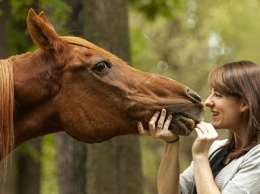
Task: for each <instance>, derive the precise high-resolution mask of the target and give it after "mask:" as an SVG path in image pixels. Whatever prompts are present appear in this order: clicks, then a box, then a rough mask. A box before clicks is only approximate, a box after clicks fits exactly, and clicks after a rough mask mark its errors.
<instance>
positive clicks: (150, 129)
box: [148, 111, 160, 137]
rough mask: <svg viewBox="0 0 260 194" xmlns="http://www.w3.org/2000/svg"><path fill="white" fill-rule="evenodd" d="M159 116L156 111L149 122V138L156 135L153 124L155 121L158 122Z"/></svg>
mask: <svg viewBox="0 0 260 194" xmlns="http://www.w3.org/2000/svg"><path fill="white" fill-rule="evenodd" d="M159 115H160V112H159V111H157V112H156V113H154V115H153V117H152V118H151V120H150V121H149V124H148V126H149V131H150V134H151V136H153V137H154V136H155V135H156V126H155V123H156V121H157V120H158V117H159Z"/></svg>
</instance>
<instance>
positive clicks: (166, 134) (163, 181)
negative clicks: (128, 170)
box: [138, 109, 180, 194]
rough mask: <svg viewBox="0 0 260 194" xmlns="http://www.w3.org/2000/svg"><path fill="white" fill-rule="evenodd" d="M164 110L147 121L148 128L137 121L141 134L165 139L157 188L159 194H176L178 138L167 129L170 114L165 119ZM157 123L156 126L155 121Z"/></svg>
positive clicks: (177, 188)
mask: <svg viewBox="0 0 260 194" xmlns="http://www.w3.org/2000/svg"><path fill="white" fill-rule="evenodd" d="M165 118H166V111H165V110H164V109H163V110H162V112H161V114H160V112H159V111H158V112H156V113H155V114H154V115H153V117H152V118H151V120H150V122H149V130H145V129H144V128H143V126H142V124H141V123H138V130H139V133H140V134H141V135H149V136H151V137H154V138H159V139H162V140H164V141H165V145H164V152H163V156H162V160H161V164H160V168H159V172H158V177H157V188H158V193H159V194H177V193H180V191H179V172H180V170H179V169H180V167H179V141H176V142H174V143H167V142H172V141H175V140H176V139H177V138H179V137H178V136H177V135H175V134H173V133H172V132H171V131H169V130H168V127H169V124H170V122H171V120H172V116H171V115H170V116H169V117H168V118H167V119H166V120H165ZM158 119H159V120H158ZM157 120H158V124H157V126H156V121H157Z"/></svg>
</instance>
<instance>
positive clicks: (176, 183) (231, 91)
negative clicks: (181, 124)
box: [138, 61, 260, 194]
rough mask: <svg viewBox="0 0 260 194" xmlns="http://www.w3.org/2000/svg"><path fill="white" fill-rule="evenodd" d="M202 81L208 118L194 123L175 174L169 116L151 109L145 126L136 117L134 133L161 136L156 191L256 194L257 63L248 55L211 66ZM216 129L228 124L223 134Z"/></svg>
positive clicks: (175, 144)
mask: <svg viewBox="0 0 260 194" xmlns="http://www.w3.org/2000/svg"><path fill="white" fill-rule="evenodd" d="M208 81H209V85H210V87H211V94H210V95H209V96H208V98H207V99H206V101H205V106H206V107H208V108H209V109H210V111H211V123H206V122H200V123H198V124H197V125H196V127H195V131H196V133H197V138H196V140H195V141H194V143H193V145H192V158H193V161H192V163H191V165H190V166H189V167H188V168H187V169H186V170H185V171H184V172H183V173H182V174H181V175H180V176H179V141H178V139H179V137H178V136H177V135H175V134H173V133H171V131H169V130H168V126H169V123H170V122H171V120H172V116H169V117H168V118H166V111H165V110H162V111H161V113H160V112H156V113H155V114H154V116H153V117H152V119H151V120H150V123H149V130H144V129H143V126H142V124H141V123H138V129H139V132H140V134H144V135H150V136H152V137H156V138H160V139H163V140H165V148H164V154H163V158H162V161H161V165H160V169H159V172H158V181H157V185H158V191H159V194H175V193H185V194H186V193H198V194H211V193H214V194H217V193H225V194H230V193H236V194H242V193H250V194H252V193H257V194H259V193H260V183H259V182H260V145H259V141H260V66H258V65H256V64H254V63H253V62H250V61H240V62H234V63H229V64H225V65H223V66H221V67H218V68H216V69H214V70H213V71H212V72H211V73H210V74H209V78H208ZM158 119H159V120H158ZM157 120H158V124H156V123H157ZM216 129H228V131H229V137H228V140H216V138H217V136H218V134H217V132H216ZM215 140H216V141H215Z"/></svg>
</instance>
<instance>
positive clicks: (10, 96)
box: [0, 60, 14, 160]
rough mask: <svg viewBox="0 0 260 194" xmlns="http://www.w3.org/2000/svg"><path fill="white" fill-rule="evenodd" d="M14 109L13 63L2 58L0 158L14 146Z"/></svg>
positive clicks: (0, 80)
mask: <svg viewBox="0 0 260 194" xmlns="http://www.w3.org/2000/svg"><path fill="white" fill-rule="evenodd" d="M13 111H14V83H13V65H12V64H11V63H10V62H9V60H0V114H1V115H0V119H1V122H0V160H1V159H2V158H4V157H5V156H6V155H7V154H8V153H9V152H10V151H11V150H12V149H13V148H14V129H13Z"/></svg>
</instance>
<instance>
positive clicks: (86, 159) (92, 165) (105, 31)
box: [0, 0, 260, 194]
mask: <svg viewBox="0 0 260 194" xmlns="http://www.w3.org/2000/svg"><path fill="white" fill-rule="evenodd" d="M31 7H32V8H34V9H35V10H36V11H37V12H40V11H44V12H45V13H46V15H47V17H48V18H49V20H50V21H51V22H52V23H53V24H54V26H55V29H56V30H57V32H58V33H59V34H60V35H75V36H80V37H84V38H86V39H87V40H89V41H91V42H93V43H95V44H97V45H99V46H101V47H103V48H105V49H107V50H109V51H110V52H112V53H114V54H116V55H118V56H119V57H121V58H122V59H124V60H125V61H127V62H128V63H129V65H131V66H133V67H134V68H137V69H140V70H142V71H148V72H153V73H157V74H161V75H164V76H167V77H170V78H173V79H175V80H177V81H179V82H181V83H183V84H186V85H188V86H189V87H190V88H192V89H194V90H195V91H197V92H198V93H199V94H200V95H201V96H202V98H203V99H205V98H206V97H207V95H208V94H209V92H210V89H209V88H208V86H207V75H208V73H209V71H210V70H211V69H213V68H214V67H216V66H219V65H222V64H224V63H227V62H231V61H237V60H252V61H254V62H256V63H259V62H260V55H259V50H260V44H259V43H258V38H259V36H260V22H259V21H260V1H259V0H250V1H244V0H228V1H226V0H215V1H208V0H128V1H127V0H0V25H1V30H0V40H1V44H0V57H1V59H4V58H7V57H8V56H10V55H15V54H20V53H24V52H27V51H33V50H35V49H36V48H35V47H34V46H33V43H32V41H31V39H30V37H29V34H28V31H27V28H26V17H27V13H28V10H29V9H30V8H31ZM205 120H206V121H210V119H209V113H208V112H206V115H205ZM225 136H226V131H225V130H223V132H221V133H220V136H219V138H225ZM195 138H196V135H195V134H194V133H192V134H191V135H190V136H189V137H181V155H180V157H181V170H184V169H185V168H186V167H187V166H188V165H189V164H190V162H191V153H190V149H191V145H192V143H193V141H194V139H195ZM162 151H163V142H162V141H160V140H155V139H152V138H150V137H137V136H134V137H133V136H124V137H117V138H114V139H112V140H109V141H106V142H103V143H100V144H92V145H87V144H83V143H80V142H78V141H76V140H73V139H72V138H70V137H69V136H68V135H67V134H65V133H58V134H51V135H47V136H45V137H42V138H38V139H35V140H33V141H31V142H28V143H25V144H23V145H22V146H21V147H19V148H18V149H16V150H15V151H14V152H13V154H12V155H11V158H12V159H11V160H10V161H11V162H10V163H9V165H8V166H9V167H8V174H7V176H4V175H3V167H1V172H0V174H1V177H0V180H1V183H0V184H1V191H0V193H2V194H133V193H135V194H156V193H157V190H156V176H157V171H158V168H159V164H160V160H161V156H162Z"/></svg>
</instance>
